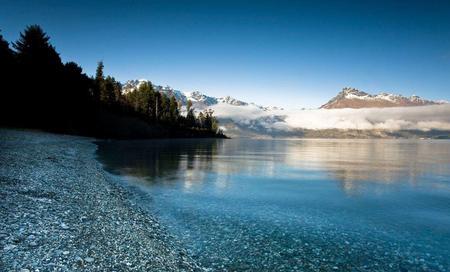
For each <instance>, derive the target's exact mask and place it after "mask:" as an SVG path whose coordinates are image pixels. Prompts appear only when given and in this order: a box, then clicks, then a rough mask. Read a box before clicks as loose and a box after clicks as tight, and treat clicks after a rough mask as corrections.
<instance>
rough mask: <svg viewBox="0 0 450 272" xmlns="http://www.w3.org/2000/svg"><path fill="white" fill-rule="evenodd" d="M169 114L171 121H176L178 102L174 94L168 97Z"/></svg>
mask: <svg viewBox="0 0 450 272" xmlns="http://www.w3.org/2000/svg"><path fill="white" fill-rule="evenodd" d="M169 114H170V120H171V122H174V123H175V122H176V120H177V119H178V115H179V111H178V102H177V100H176V98H175V96H171V97H170V102H169Z"/></svg>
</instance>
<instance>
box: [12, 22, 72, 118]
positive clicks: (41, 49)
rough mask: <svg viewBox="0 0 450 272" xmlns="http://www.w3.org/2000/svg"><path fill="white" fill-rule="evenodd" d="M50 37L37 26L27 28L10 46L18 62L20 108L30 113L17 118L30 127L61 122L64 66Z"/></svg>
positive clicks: (63, 107)
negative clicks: (20, 80)
mask: <svg viewBox="0 0 450 272" xmlns="http://www.w3.org/2000/svg"><path fill="white" fill-rule="evenodd" d="M49 40H50V38H49V37H48V36H47V34H46V33H45V32H44V31H43V30H42V28H40V27H39V26H37V25H32V26H29V27H27V28H26V29H25V31H24V32H23V33H21V34H20V38H19V40H18V41H16V42H15V43H14V44H13V47H14V48H15V49H16V55H17V62H18V71H19V72H18V77H19V76H20V77H21V78H25V79H26V80H24V81H23V84H22V85H21V86H20V90H19V91H20V92H21V96H22V97H24V98H25V100H23V101H21V102H23V103H20V106H21V107H24V108H26V111H21V112H20V113H21V114H22V115H23V113H25V112H29V113H33V114H28V115H23V116H21V117H22V118H23V120H24V121H27V122H29V123H30V124H32V125H33V126H40V125H39V124H41V125H43V126H52V127H54V126H56V125H58V124H61V123H62V120H61V119H62V118H63V116H62V115H60V114H58V113H59V112H62V111H64V109H65V106H64V103H63V101H64V96H65V93H64V92H63V91H62V90H61V86H62V85H63V84H64V82H63V76H62V75H63V72H64V67H63V64H62V62H61V58H60V57H59V54H58V53H57V52H56V50H55V48H54V47H53V46H52V45H51V44H50V42H49Z"/></svg>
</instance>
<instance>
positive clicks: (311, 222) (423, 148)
mask: <svg viewBox="0 0 450 272" xmlns="http://www.w3.org/2000/svg"><path fill="white" fill-rule="evenodd" d="M97 152H98V153H97V154H98V157H99V158H100V160H101V162H102V163H103V164H104V165H105V168H106V169H107V170H108V171H110V172H111V173H114V174H120V175H122V176H123V177H124V179H125V180H126V182H127V183H128V184H130V186H133V187H136V188H138V189H139V190H140V191H141V192H143V195H146V196H148V197H142V199H141V200H140V204H142V206H143V207H145V208H146V209H149V210H150V211H151V212H152V213H153V214H155V215H156V216H157V217H158V218H159V220H160V221H161V223H163V224H164V225H165V226H166V228H167V229H168V231H169V232H170V233H171V234H172V235H174V236H175V237H177V238H178V239H179V240H180V241H181V242H182V244H183V246H184V247H185V248H187V249H188V251H189V253H190V254H191V255H192V256H193V257H194V258H195V259H196V260H197V261H198V262H199V263H200V264H202V265H203V266H204V267H207V268H211V269H212V270H214V271H217V270H218V271H221V270H224V271H225V270H227V271H243V270H249V271H330V270H336V271H449V270H450V141H447V140H442V141H439V140H436V141H431V140H328V139H327V140H247V139H244V140H240V139H232V140H149V141H104V142H99V143H98V151H97Z"/></svg>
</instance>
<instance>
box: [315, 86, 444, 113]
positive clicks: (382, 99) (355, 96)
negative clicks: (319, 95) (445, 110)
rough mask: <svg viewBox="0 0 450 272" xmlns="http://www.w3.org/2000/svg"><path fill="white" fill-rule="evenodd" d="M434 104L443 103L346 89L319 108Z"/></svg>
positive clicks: (416, 97) (414, 96)
mask: <svg viewBox="0 0 450 272" xmlns="http://www.w3.org/2000/svg"><path fill="white" fill-rule="evenodd" d="M436 104H443V102H442V101H431V100H426V99H423V98H421V97H419V96H417V95H412V96H410V97H405V96H403V95H398V94H391V93H386V92H381V93H379V94H377V95H371V94H368V93H366V92H363V91H360V90H358V89H355V88H350V87H346V88H344V89H342V91H341V92H339V93H338V94H337V95H336V96H335V97H334V98H332V99H331V100H330V101H328V102H327V103H326V104H324V105H322V106H321V107H320V108H321V109H341V108H386V107H411V106H425V105H436Z"/></svg>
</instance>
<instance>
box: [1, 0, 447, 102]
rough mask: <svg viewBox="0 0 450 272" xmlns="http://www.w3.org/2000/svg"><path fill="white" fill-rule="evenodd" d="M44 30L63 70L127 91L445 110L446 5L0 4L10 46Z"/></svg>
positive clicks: (230, 2)
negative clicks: (347, 90)
mask: <svg viewBox="0 0 450 272" xmlns="http://www.w3.org/2000/svg"><path fill="white" fill-rule="evenodd" d="M29 24H39V25H41V26H42V27H43V28H44V30H45V31H46V32H47V33H48V34H49V35H50V37H51V38H52V40H51V41H52V43H53V44H54V45H55V46H56V48H57V50H58V51H59V52H60V53H61V56H62V58H63V60H64V61H69V60H73V61H75V62H77V63H79V64H80V65H81V66H82V67H83V68H84V70H85V72H87V73H88V74H93V73H94V71H95V66H96V62H97V61H98V60H103V61H104V63H105V69H106V72H107V73H108V74H111V75H113V76H115V77H116V78H117V79H118V80H120V81H125V80H127V79H136V78H147V79H150V80H152V81H153V82H154V83H157V84H161V85H170V86H172V87H174V88H176V89H180V90H200V91H203V92H205V93H207V94H209V95H213V96H223V95H231V96H234V97H236V98H239V99H242V100H245V101H254V102H256V103H259V104H264V105H280V106H285V107H288V108H298V107H317V106H319V105H321V104H323V103H325V102H326V101H327V100H328V99H329V98H330V97H332V96H334V95H335V94H336V93H337V92H338V91H340V89H342V88H343V87H346V86H351V87H356V88H360V89H362V90H366V91H369V92H378V91H391V92H395V93H402V94H404V95H412V94H417V95H420V96H423V97H426V98H430V99H447V100H450V1H448V0H447V1H426V0H424V1H338V0H336V1H245V0H244V1H233V0H227V1H219V0H217V1H214V0H211V1H188V0H184V1H175V0H171V1H164V0H162V1H61V0H60V1H57V0H55V1H49V0H39V1H36V0H33V1H21V0H11V1H5V0H0V29H2V33H3V35H4V36H5V38H6V39H7V40H8V41H14V40H16V39H17V38H18V35H19V32H20V31H22V30H23V29H24V27H25V26H26V25H29Z"/></svg>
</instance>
